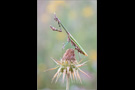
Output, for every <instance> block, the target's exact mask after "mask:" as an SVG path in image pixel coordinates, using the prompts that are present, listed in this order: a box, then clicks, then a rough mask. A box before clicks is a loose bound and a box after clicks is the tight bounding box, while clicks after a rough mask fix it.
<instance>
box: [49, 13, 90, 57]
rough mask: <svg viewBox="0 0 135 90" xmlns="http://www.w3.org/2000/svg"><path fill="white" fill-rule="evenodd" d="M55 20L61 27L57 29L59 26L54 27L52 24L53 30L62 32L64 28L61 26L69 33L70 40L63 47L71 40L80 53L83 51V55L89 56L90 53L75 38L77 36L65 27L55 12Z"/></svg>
mask: <svg viewBox="0 0 135 90" xmlns="http://www.w3.org/2000/svg"><path fill="white" fill-rule="evenodd" d="M54 20H55V21H56V22H58V25H59V27H60V29H57V28H55V27H53V26H51V25H50V28H51V29H52V30H53V31H58V32H62V29H61V27H62V28H63V29H64V30H65V32H66V33H67V35H68V41H67V43H66V44H65V45H64V46H63V47H65V46H66V45H67V44H68V43H69V42H71V44H72V45H73V46H74V47H75V49H76V50H77V51H78V52H79V53H81V54H83V55H85V56H88V54H87V53H86V52H85V50H84V49H83V48H82V47H81V45H80V44H79V43H78V42H77V41H76V40H75V38H74V37H73V36H72V35H71V34H70V33H69V31H68V30H67V29H66V28H65V27H64V25H63V24H62V23H61V21H60V20H59V19H58V18H57V17H56V14H55V13H54Z"/></svg>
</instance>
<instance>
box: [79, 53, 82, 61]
mask: <svg viewBox="0 0 135 90" xmlns="http://www.w3.org/2000/svg"><path fill="white" fill-rule="evenodd" d="M78 56H79V60H81V59H82V58H81V55H80V52H78Z"/></svg>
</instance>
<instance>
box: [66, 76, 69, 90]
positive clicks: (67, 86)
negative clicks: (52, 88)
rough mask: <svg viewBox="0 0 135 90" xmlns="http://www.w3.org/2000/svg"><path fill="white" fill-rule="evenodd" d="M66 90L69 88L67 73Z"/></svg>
mask: <svg viewBox="0 0 135 90" xmlns="http://www.w3.org/2000/svg"><path fill="white" fill-rule="evenodd" d="M66 90H69V74H67V80H66Z"/></svg>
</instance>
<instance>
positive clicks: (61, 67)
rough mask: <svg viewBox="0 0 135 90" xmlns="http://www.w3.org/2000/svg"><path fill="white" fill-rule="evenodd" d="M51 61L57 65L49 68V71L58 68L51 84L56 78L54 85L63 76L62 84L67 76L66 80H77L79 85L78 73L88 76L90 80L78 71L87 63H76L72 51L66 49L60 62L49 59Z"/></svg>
mask: <svg viewBox="0 0 135 90" xmlns="http://www.w3.org/2000/svg"><path fill="white" fill-rule="evenodd" d="M51 59H52V60H53V61H54V62H55V63H56V64H57V67H55V68H51V69H49V70H54V69H57V68H58V70H57V72H56V73H55V75H54V76H53V78H52V82H53V80H54V79H55V78H56V81H55V83H56V82H57V81H58V79H59V77H60V76H61V75H62V74H63V82H64V78H65V76H67V79H69V78H70V79H71V81H72V79H73V80H75V79H76V80H78V79H79V81H80V83H82V81H81V78H80V75H79V71H80V72H82V73H84V74H85V75H86V76H88V77H89V78H90V76H89V75H87V74H86V73H85V72H84V71H82V70H81V69H80V67H81V66H83V65H85V63H86V62H87V61H86V62H84V63H82V64H80V63H81V61H82V60H80V61H79V62H77V60H76V58H75V53H74V49H67V50H66V52H65V53H64V55H63V57H62V59H61V60H60V61H59V60H56V59H54V58H51ZM47 71H48V70H47Z"/></svg>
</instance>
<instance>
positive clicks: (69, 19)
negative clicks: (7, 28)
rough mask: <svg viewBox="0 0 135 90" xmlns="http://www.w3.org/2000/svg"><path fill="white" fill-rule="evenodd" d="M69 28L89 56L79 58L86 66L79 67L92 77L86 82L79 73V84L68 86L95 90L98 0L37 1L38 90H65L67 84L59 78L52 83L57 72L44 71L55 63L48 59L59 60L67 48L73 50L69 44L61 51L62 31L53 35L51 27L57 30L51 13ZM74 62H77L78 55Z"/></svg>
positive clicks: (80, 89) (74, 89) (64, 34)
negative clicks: (85, 62) (80, 81)
mask: <svg viewBox="0 0 135 90" xmlns="http://www.w3.org/2000/svg"><path fill="white" fill-rule="evenodd" d="M54 12H55V13H56V15H57V17H58V18H59V19H60V21H61V22H62V24H63V25H64V26H65V27H66V28H67V29H68V31H69V32H70V33H71V34H72V36H73V37H74V38H75V39H76V40H77V41H78V43H79V44H80V45H81V46H82V47H83V49H84V50H85V51H86V53H87V54H88V57H86V56H84V55H81V58H82V59H83V62H84V61H86V60H89V62H87V65H85V66H83V67H81V69H82V70H83V71H85V72H86V73H87V74H89V75H90V76H91V78H90V79H89V78H88V77H87V76H85V75H84V74H83V73H81V72H80V76H81V80H82V84H80V83H79V81H76V82H74V83H70V90H97V1H96V0H37V21H38V22H37V26H38V27H37V88H38V90H65V88H66V82H65V83H62V78H59V80H58V82H57V83H56V84H55V83H52V84H51V80H52V77H53V76H54V74H55V73H56V71H57V69H56V70H53V71H48V72H43V71H44V70H46V69H49V68H53V67H55V66H56V64H55V63H54V62H53V61H52V60H51V59H50V57H53V58H56V59H58V60H60V59H61V58H62V56H63V54H64V53H65V51H66V49H68V48H74V47H73V46H72V45H71V43H69V44H67V46H65V49H64V50H62V46H63V43H65V42H67V35H66V33H65V31H64V30H63V31H62V32H56V31H52V30H51V29H50V27H49V26H50V25H52V26H54V27H56V28H58V25H57V23H56V22H55V21H54V14H53V13H54ZM75 53H76V59H77V60H78V61H79V57H78V53H77V51H75Z"/></svg>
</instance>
